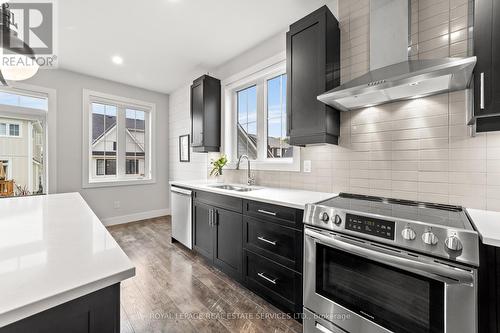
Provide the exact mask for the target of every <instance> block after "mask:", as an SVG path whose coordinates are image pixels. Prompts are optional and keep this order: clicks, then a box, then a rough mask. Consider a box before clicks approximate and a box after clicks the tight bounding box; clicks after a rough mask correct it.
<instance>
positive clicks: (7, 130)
mask: <svg viewBox="0 0 500 333" xmlns="http://www.w3.org/2000/svg"><path fill="white" fill-rule="evenodd" d="M48 101H49V98H48V94H46V93H37V92H33V91H28V90H21V89H19V88H12V87H10V88H2V89H0V147H7V148H8V149H4V150H1V149H0V162H2V164H3V168H4V169H5V170H4V171H6V174H7V177H6V179H7V180H8V181H11V182H13V183H14V193H13V194H12V195H15V196H24V195H33V194H44V193H47V174H48V171H49V170H48V168H47V146H46V142H47V117H48V112H47V109H48ZM42 105H44V107H42Z"/></svg>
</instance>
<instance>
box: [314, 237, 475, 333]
mask: <svg viewBox="0 0 500 333" xmlns="http://www.w3.org/2000/svg"><path fill="white" fill-rule="evenodd" d="M304 260H305V271H304V306H305V307H306V308H309V309H310V310H312V311H313V312H314V313H316V314H318V315H320V316H321V317H323V318H325V319H327V320H328V318H334V320H331V322H333V323H334V324H336V325H338V326H339V327H341V328H343V329H345V330H347V331H348V332H360V333H361V332H402V333H438V332H446V331H445V328H447V331H449V328H450V327H451V326H453V327H458V328H459V331H460V332H462V330H463V332H474V327H475V323H476V320H475V319H474V315H475V310H474V309H473V308H472V309H467V310H460V311H459V312H458V316H457V315H456V314H455V313H454V314H453V315H452V316H453V317H454V318H448V321H447V317H448V316H450V315H449V311H450V309H447V308H449V307H450V305H449V304H448V305H447V302H448V300H454V299H456V298H457V297H465V298H466V299H467V301H465V299H464V300H462V302H468V301H471V303H474V295H475V288H474V285H475V280H474V277H475V276H474V272H471V271H468V270H462V269H458V268H455V267H451V266H449V265H446V264H442V263H438V262H435V261H434V260H433V259H432V258H428V257H421V256H417V255H410V254H408V253H405V252H402V251H399V250H397V249H392V248H389V247H386V246H379V245H376V244H374V243H370V242H364V241H359V240H357V239H352V238H350V237H343V236H341V235H336V234H333V233H328V232H322V231H315V230H311V229H309V228H306V242H305V258H304ZM450 293H451V294H450ZM462 304H463V303H462ZM451 308H453V310H456V309H455V308H456V306H451ZM455 312H456V311H455ZM339 313H342V318H343V319H342V320H337V321H336V319H335V318H338V317H340V316H339ZM346 314H348V315H349V316H348V317H349V318H348V319H346ZM464 316H465V317H467V319H466V320H464V319H465V318H462V317H464ZM450 317H451V316H450ZM471 319H472V324H471V322H470V320H471ZM450 321H451V322H452V324H451V326H450V324H449V323H450ZM456 321H459V322H462V321H463V324H459V325H455V322H456ZM447 326H450V327H447ZM471 329H472V330H471ZM449 332H451V331H449Z"/></svg>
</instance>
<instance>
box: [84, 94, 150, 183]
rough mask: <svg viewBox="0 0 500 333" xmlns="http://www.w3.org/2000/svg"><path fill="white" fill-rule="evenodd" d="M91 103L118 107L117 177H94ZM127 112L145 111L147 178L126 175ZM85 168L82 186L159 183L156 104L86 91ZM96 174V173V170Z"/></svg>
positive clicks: (145, 162)
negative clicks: (130, 110)
mask: <svg viewBox="0 0 500 333" xmlns="http://www.w3.org/2000/svg"><path fill="white" fill-rule="evenodd" d="M92 103H102V104H107V105H114V106H116V108H117V125H116V126H117V137H116V142H117V144H116V145H117V152H116V175H106V172H104V173H105V174H104V175H99V176H97V175H96V176H95V177H94V176H93V170H94V169H93V168H94V167H97V162H95V166H94V165H93V164H94V162H93V158H92V142H91V140H92ZM126 109H133V110H137V111H143V112H146V114H147V116H146V117H145V132H146V134H147V135H146V137H145V138H144V146H145V147H144V148H145V152H144V155H145V156H144V164H145V175H144V176H139V175H137V174H126V160H127V156H126V141H127V140H126V135H127V133H126V132H127V129H126ZM83 110H84V112H83V136H84V137H83V150H82V153H83V168H82V187H83V188H94V187H111V186H126V185H139V184H152V183H156V144H155V140H154V138H155V137H156V135H155V134H156V130H155V129H156V104H155V103H150V102H146V101H141V100H136V99H132V98H128V97H121V96H116V95H111V94H107V93H102V92H97V91H92V90H88V89H84V90H83ZM96 171H97V170H96Z"/></svg>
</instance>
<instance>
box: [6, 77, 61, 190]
mask: <svg viewBox="0 0 500 333" xmlns="http://www.w3.org/2000/svg"><path fill="white" fill-rule="evenodd" d="M9 84H10V85H9V86H8V87H2V88H0V90H1V91H5V92H9V93H15V94H28V95H29V96H30V95H33V96H40V97H45V98H48V108H47V110H41V109H31V108H25V107H19V106H12V105H3V104H0V113H2V114H3V115H5V116H7V117H9V116H10V117H13V118H19V117H23V118H26V119H29V120H34V119H38V120H41V121H43V122H44V126H45V128H44V130H45V133H44V157H45V161H44V164H45V165H44V167H45V193H47V194H51V193H57V91H56V90H55V89H51V88H46V87H40V86H37V85H32V84H26V83H23V82H15V81H14V82H10V83H9ZM49 133H50V135H49ZM30 165H31V163H30ZM30 172H31V171H30Z"/></svg>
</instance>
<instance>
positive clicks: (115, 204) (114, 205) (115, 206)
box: [113, 201, 120, 209]
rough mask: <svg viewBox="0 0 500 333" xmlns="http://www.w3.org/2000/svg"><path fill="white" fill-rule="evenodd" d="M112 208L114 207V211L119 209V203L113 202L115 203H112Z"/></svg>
mask: <svg viewBox="0 0 500 333" xmlns="http://www.w3.org/2000/svg"><path fill="white" fill-rule="evenodd" d="M113 207H114V208H115V209H118V208H120V201H115V202H114V203H113Z"/></svg>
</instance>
